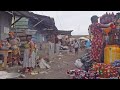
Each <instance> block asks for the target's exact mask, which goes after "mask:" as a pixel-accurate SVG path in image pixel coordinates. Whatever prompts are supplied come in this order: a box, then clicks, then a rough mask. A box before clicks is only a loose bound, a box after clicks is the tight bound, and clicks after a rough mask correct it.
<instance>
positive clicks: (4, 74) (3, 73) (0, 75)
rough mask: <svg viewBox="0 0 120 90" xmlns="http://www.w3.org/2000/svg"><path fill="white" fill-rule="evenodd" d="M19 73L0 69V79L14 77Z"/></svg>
mask: <svg viewBox="0 0 120 90" xmlns="http://www.w3.org/2000/svg"><path fill="white" fill-rule="evenodd" d="M20 75H21V74H19V73H8V72H6V71H0V79H14V78H17V77H19V76H20Z"/></svg>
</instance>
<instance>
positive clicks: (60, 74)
mask: <svg viewBox="0 0 120 90" xmlns="http://www.w3.org/2000/svg"><path fill="white" fill-rule="evenodd" d="M84 53H85V51H84V50H83V51H80V52H79V55H78V56H76V55H74V54H64V55H63V54H62V56H56V57H55V58H54V59H53V60H51V61H50V63H49V65H50V66H51V69H49V70H46V69H45V70H42V69H40V68H37V69H36V71H39V74H37V75H28V74H27V75H26V78H25V79H69V76H67V74H66V72H67V70H70V69H75V65H74V62H75V60H76V59H78V57H80V56H81V55H83V54H84Z"/></svg>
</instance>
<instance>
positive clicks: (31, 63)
mask: <svg viewBox="0 0 120 90" xmlns="http://www.w3.org/2000/svg"><path fill="white" fill-rule="evenodd" d="M30 48H33V51H32V53H31V57H30V58H29V54H30ZM35 56H36V53H35V47H34V43H33V42H32V41H30V42H29V43H27V44H26V49H25V51H24V59H23V67H32V68H35Z"/></svg>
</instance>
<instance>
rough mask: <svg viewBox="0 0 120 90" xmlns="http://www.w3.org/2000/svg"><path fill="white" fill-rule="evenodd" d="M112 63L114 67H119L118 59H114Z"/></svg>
mask: <svg viewBox="0 0 120 90" xmlns="http://www.w3.org/2000/svg"><path fill="white" fill-rule="evenodd" d="M111 64H112V66H114V67H120V60H116V61H114V62H113V63H111Z"/></svg>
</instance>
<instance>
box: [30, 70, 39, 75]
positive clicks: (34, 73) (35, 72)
mask: <svg viewBox="0 0 120 90" xmlns="http://www.w3.org/2000/svg"><path fill="white" fill-rule="evenodd" d="M30 74H31V75H37V74H39V72H37V71H33V72H31V73H30Z"/></svg>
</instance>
